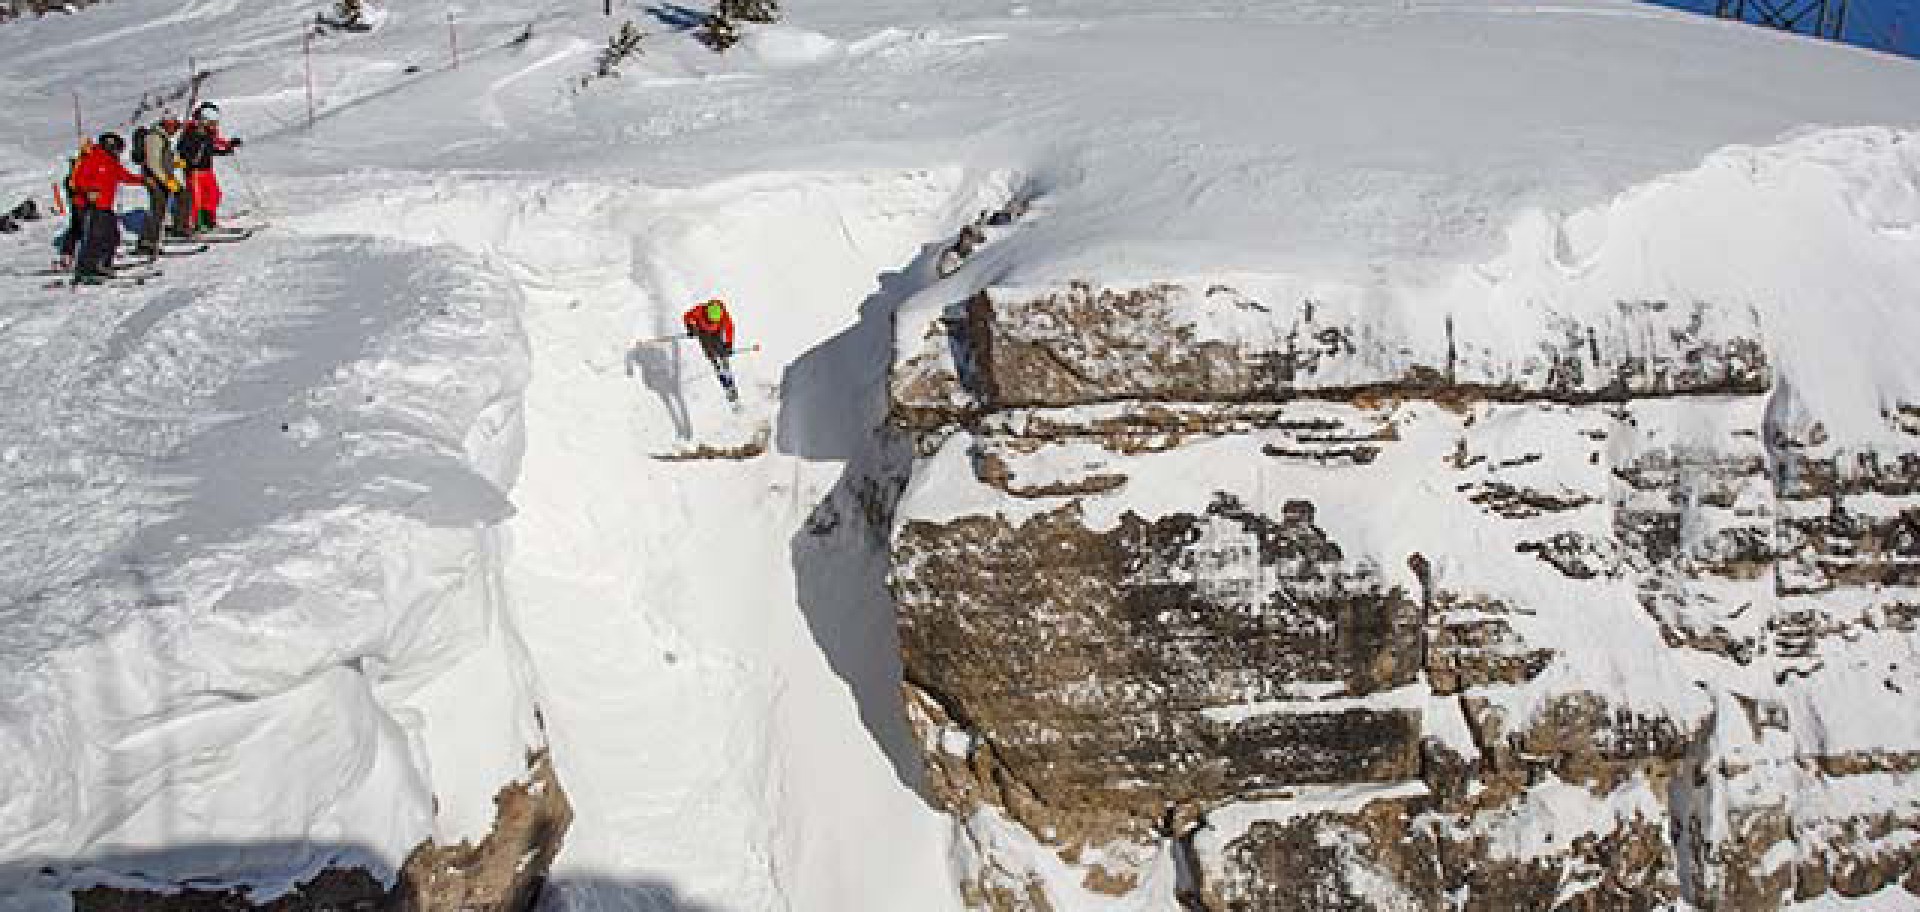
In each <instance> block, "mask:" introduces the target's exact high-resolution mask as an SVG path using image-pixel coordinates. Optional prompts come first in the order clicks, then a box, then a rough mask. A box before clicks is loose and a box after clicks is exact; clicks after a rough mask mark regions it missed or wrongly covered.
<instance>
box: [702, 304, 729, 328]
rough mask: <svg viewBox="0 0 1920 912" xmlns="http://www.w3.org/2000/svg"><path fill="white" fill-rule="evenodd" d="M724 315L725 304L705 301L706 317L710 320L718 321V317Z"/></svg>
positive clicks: (725, 312) (725, 310)
mask: <svg viewBox="0 0 1920 912" xmlns="http://www.w3.org/2000/svg"><path fill="white" fill-rule="evenodd" d="M726 315H727V308H726V305H724V304H721V303H720V302H719V301H708V302H707V319H709V320H712V321H713V322H715V323H718V322H720V318H721V317H724V316H726Z"/></svg>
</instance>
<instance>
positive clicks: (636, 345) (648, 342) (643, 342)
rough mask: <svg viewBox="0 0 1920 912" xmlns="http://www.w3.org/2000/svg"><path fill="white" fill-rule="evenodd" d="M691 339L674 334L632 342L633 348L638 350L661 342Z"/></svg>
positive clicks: (638, 339)
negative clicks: (643, 346)
mask: <svg viewBox="0 0 1920 912" xmlns="http://www.w3.org/2000/svg"><path fill="white" fill-rule="evenodd" d="M691 338H693V337H692V336H688V335H681V334H675V335H671V336H654V337H652V338H637V339H634V340H633V347H634V348H639V347H640V346H642V345H659V344H660V343H662V342H685V341H687V340H688V339H691Z"/></svg>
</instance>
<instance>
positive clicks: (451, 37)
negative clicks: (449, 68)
mask: <svg viewBox="0 0 1920 912" xmlns="http://www.w3.org/2000/svg"><path fill="white" fill-rule="evenodd" d="M447 49H448V50H449V51H451V52H453V68H454V69H456V70H457V69H459V68H460V35H459V34H458V33H457V32H455V31H454V28H453V8H452V7H448V8H447Z"/></svg>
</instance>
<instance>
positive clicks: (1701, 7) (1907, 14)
mask: <svg viewBox="0 0 1920 912" xmlns="http://www.w3.org/2000/svg"><path fill="white" fill-rule="evenodd" d="M1652 2H1655V3H1658V4H1660V5H1661V6H1671V7H1675V8H1677V9H1684V10H1693V11H1696V12H1703V13H1706V14H1707V15H1712V14H1713V10H1714V7H1715V6H1716V5H1717V4H1716V2H1715V0H1652ZM1762 2H1769V3H1771V5H1772V6H1773V7H1775V8H1776V9H1793V10H1798V9H1803V8H1806V7H1807V6H1809V5H1811V4H1812V3H1813V2H1814V0H1762ZM1834 2H1837V0H1834ZM1754 3H1755V0H1748V7H1749V12H1748V19H1753V18H1755V16H1754V14H1753V13H1752V11H1751V10H1752V7H1753V5H1754ZM1801 30H1802V31H1806V30H1807V29H1806V28H1805V27H1804V26H1803V27H1802V29H1801ZM1843 37H1844V38H1845V39H1846V41H1847V43H1849V44H1858V45H1862V46H1864V47H1870V48H1876V49H1878V50H1883V51H1894V52H1896V53H1900V54H1905V55H1907V56H1909V57H1920V0H1849V3H1848V6H1847V23H1846V34H1845V35H1844V36H1843Z"/></svg>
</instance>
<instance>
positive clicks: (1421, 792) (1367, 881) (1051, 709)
mask: <svg viewBox="0 0 1920 912" xmlns="http://www.w3.org/2000/svg"><path fill="white" fill-rule="evenodd" d="M1849 141H1850V140H1849V139H1848V138H1822V139H1808V140H1804V141H1802V142H1801V143H1800V144H1798V145H1797V146H1794V145H1790V146H1788V147H1787V149H1785V150H1783V151H1779V152H1770V153H1768V154H1777V155H1780V156H1782V157H1791V156H1793V155H1795V154H1799V153H1805V152H1808V151H1810V150H1811V149H1814V148H1820V147H1821V146H1822V145H1823V144H1827V143H1840V144H1845V143H1847V142H1849ZM1909 141H1910V138H1903V139H1901V140H1899V141H1898V143H1897V144H1902V145H1903V144H1904V143H1906V142H1909ZM1882 148H1885V147H1882ZM1901 154H1902V155H1904V153H1901ZM1885 161H1886V160H1884V159H1880V160H1875V157H1874V156H1872V155H1868V156H1863V157H1862V158H1860V159H1856V160H1853V161H1848V162H1844V163H1840V164H1832V163H1831V160H1829V166H1831V167H1835V168H1837V169H1841V170H1843V171H1845V170H1846V169H1850V168H1851V169H1859V170H1861V171H1868V172H1871V171H1872V170H1873V169H1874V168H1876V167H1878V166H1880V165H1882V164H1883V163H1885ZM1899 167H1905V166H1904V165H1901V166H1899ZM1716 171H1717V168H1716V167H1715V166H1713V165H1709V166H1708V167H1707V168H1705V169H1703V172H1701V173H1696V174H1692V175H1685V176H1681V177H1679V178H1673V179H1670V180H1669V181H1668V182H1667V186H1666V187H1665V188H1663V191H1642V192H1639V193H1637V194H1636V195H1633V196H1632V198H1633V199H1634V200H1635V202H1636V203H1638V204H1639V205H1641V206H1647V207H1650V208H1657V207H1658V206H1659V204H1660V202H1661V201H1660V200H1659V197H1660V196H1661V195H1662V193H1663V192H1664V193H1672V194H1684V193H1685V192H1687V191H1688V190H1691V189H1694V188H1696V187H1697V186H1698V185H1700V184H1702V183H1706V182H1709V181H1711V180H1713V177H1712V175H1714V174H1715V173H1716ZM1772 192H1773V191H1772V189H1771V188H1770V187H1768V186H1765V185H1764V184H1763V185H1759V186H1754V187H1751V188H1750V189H1749V190H1748V191H1747V193H1748V194H1749V195H1746V196H1735V197H1734V198H1733V199H1732V200H1730V201H1729V205H1728V207H1727V208H1728V210H1730V212H1729V213H1718V214H1716V215H1714V216H1711V217H1710V218H1721V217H1728V218H1731V217H1738V213H1739V212H1740V211H1741V210H1743V209H1744V207H1746V206H1748V205H1758V204H1760V201H1762V200H1766V199H1768V198H1769V195H1770V194H1771V193H1772ZM1616 205H1618V206H1622V208H1629V207H1626V206H1625V204H1616ZM1634 215H1635V214H1634V213H1631V212H1627V213H1622V212H1620V211H1616V212H1615V213H1614V215H1613V218H1614V224H1613V225H1612V227H1611V230H1612V231H1613V232H1615V235H1616V236H1618V235H1619V234H1621V233H1623V232H1633V231H1638V230H1643V229H1644V230H1647V231H1649V232H1651V233H1658V232H1659V231H1660V230H1662V229H1661V228H1659V227H1658V226H1655V225H1653V224H1651V223H1642V222H1637V221H1635V218H1634ZM1520 259H1524V255H1509V257H1508V258H1507V259H1506V260H1504V262H1513V261H1515V260H1520ZM1650 259H1651V262H1647V261H1634V262H1630V263H1627V264H1613V263H1605V262H1602V263H1599V264H1592V265H1590V268H1589V269H1586V270H1583V271H1582V272H1581V273H1580V274H1579V275H1577V276H1575V277H1573V278H1571V279H1568V277H1567V275H1566V274H1564V273H1560V274H1558V275H1555V274H1554V273H1553V271H1552V270H1548V271H1545V272H1543V273H1541V274H1539V275H1538V276H1536V277H1533V278H1529V279H1522V280H1519V281H1508V282H1505V283H1503V284H1502V285H1501V286H1496V287H1494V288H1492V289H1489V290H1487V291H1488V293H1489V294H1491V295H1492V297H1493V298H1494V300H1493V301H1492V302H1486V301H1473V300H1470V299H1469V298H1468V297H1466V296H1462V295H1457V294H1454V293H1452V292H1449V291H1445V290H1439V291H1427V292H1424V293H1421V292H1408V293H1406V294H1405V295H1403V296H1399V297H1383V296H1380V295H1378V294H1375V295H1371V296H1369V295H1363V294H1353V295H1347V296H1343V295H1342V294H1341V293H1340V292H1339V291H1338V290H1334V291H1332V292H1331V293H1323V294H1319V295H1316V296H1314V297H1294V298H1291V299H1290V298H1287V297H1282V296H1281V295H1283V294H1285V292H1284V291H1279V290H1280V289H1285V288H1289V287H1297V286H1298V285H1301V284H1304V283H1301V282H1298V281H1290V280H1289V278H1288V277H1281V276H1275V277H1267V278H1263V277H1258V276H1251V277H1250V276H1244V275H1242V276H1235V277H1231V280H1229V277H1221V278H1220V279H1218V280H1205V279H1201V280H1179V281H1167V282H1160V283H1151V284H1145V285H1134V286H1127V287H1102V286H1100V285H1098V284H1096V283H1093V282H1073V283H1067V284H1063V285H1060V286H1056V287H1039V288H1035V287H987V288H984V289H982V290H981V291H979V292H977V293H974V294H972V295H970V296H968V297H966V298H965V299H964V300H962V301H961V302H959V303H956V304H954V305H953V306H951V307H949V308H946V309H944V310H940V309H937V308H936V309H933V310H922V311H920V313H921V314H922V315H923V319H925V320H926V322H925V323H923V324H920V325H910V324H903V325H902V326H901V327H900V330H899V339H900V350H899V353H898V356H897V360H896V365H895V370H894V374H893V379H892V396H893V414H894V417H895V420H896V421H897V422H898V423H900V424H901V425H903V426H905V427H907V428H910V429H911V430H912V431H913V432H914V433H915V435H916V438H917V440H918V450H919V453H920V454H921V456H920V459H919V461H918V464H917V465H916V467H915V472H914V478H913V481H912V483H911V485H910V487H909V489H908V491H907V493H906V495H905V497H904V499H903V502H902V504H901V506H900V510H899V515H898V519H897V524H896V527H895V528H896V531H895V534H894V538H893V557H894V573H893V582H892V587H893V592H894V595H895V599H896V603H897V605H898V609H899V612H900V624H901V647H902V654H903V662H904V667H905V677H906V680H907V690H908V695H909V713H910V715H911V717H912V719H913V721H914V723H915V725H916V727H917V729H918V731H919V734H920V739H921V742H922V744H923V748H924V756H925V758H926V761H927V763H928V766H929V769H930V778H931V782H932V788H933V791H934V793H935V794H936V795H937V796H938V798H939V800H940V801H941V802H942V803H943V804H944V805H945V806H946V807H948V808H949V809H950V810H951V811H952V812H953V813H955V814H956V815H958V816H959V817H961V819H963V820H964V821H966V824H967V833H968V835H969V837H970V839H971V843H972V849H973V864H972V866H971V867H970V868H969V871H970V873H969V878H970V879H969V884H968V888H969V893H968V895H969V897H970V899H971V901H972V902H973V903H974V904H975V905H976V906H979V907H981V908H992V909H1004V910H1015V909H1018V910H1028V909H1060V908H1079V907H1082V906H1099V905H1100V903H1101V902H1103V901H1112V900H1102V899H1101V897H1103V896H1104V897H1116V896H1128V897H1133V898H1132V899H1130V900H1129V901H1142V900H1141V899H1140V898H1141V897H1144V896H1146V895H1147V893H1146V892H1143V891H1147V890H1148V889H1149V885H1150V884H1153V883H1156V882H1160V883H1164V882H1165V881H1166V880H1167V879H1168V878H1169V877H1171V878H1172V879H1173V880H1174V881H1175V882H1177V883H1178V884H1179V887H1178V888H1177V890H1176V892H1177V893H1178V894H1179V895H1180V896H1181V897H1182V899H1181V901H1182V902H1184V903H1185V904H1186V905H1187V907H1189V908H1196V909H1200V908H1204V909H1213V910H1227V909H1235V910H1238V909H1249V910H1250V909H1262V910H1266V909H1296V908H1297V909H1323V908H1355V909H1387V908H1438V907H1444V906H1447V905H1449V904H1454V905H1456V906H1457V907H1461V908H1468V909H1488V910H1492V909H1511V908H1550V907H1551V908H1581V909H1619V908H1656V907H1662V906H1666V905H1671V904H1674V903H1678V902H1687V903H1691V904H1693V905H1694V906H1697V907H1702V908H1728V909H1733V908H1739V909H1753V908H1779V907H1781V906H1783V905H1785V904H1787V903H1790V902H1793V901H1795V900H1807V899H1813V898H1817V897H1820V896H1823V895H1825V894H1827V893H1828V892H1829V891H1832V892H1836V893H1839V894H1841V895H1844V896H1850V897H1859V896H1871V895H1878V894H1880V893H1881V891H1883V890H1894V891H1896V892H1897V891H1899V890H1901V889H1903V888H1904V889H1906V890H1909V891H1911V890H1912V889H1913V888H1914V887H1916V886H1920V884H1916V883H1915V874H1914V871H1915V869H1916V863H1920V843H1916V842H1915V841H1914V840H1913V839H1912V834H1913V832H1914V831H1915V828H1916V827H1920V800H1916V799H1915V798H1914V797H1913V796H1914V795H1915V794H1916V791H1915V789H1916V788H1917V787H1920V725H1916V720H1915V719H1914V717H1913V713H1912V712H1911V709H1910V707H1909V706H1908V700H1909V699H1910V696H1909V694H1910V692H1911V691H1912V690H1913V689H1914V688H1916V687H1920V670H1917V669H1916V667H1915V665H1914V662H1913V657H1914V652H1915V647H1916V639H1915V637H1916V633H1917V632H1920V629H1917V628H1916V625H1915V612H1914V610H1913V608H1912V607H1911V606H1912V605H1913V604H1914V602H1915V595H1914V593H1915V592H1916V589H1915V584H1916V581H1917V578H1916V575H1915V569H1914V568H1915V567H1916V566H1920V527H1916V525H1915V522H1916V520H1915V518H1914V515H1912V514H1914V512H1915V510H1916V506H1915V503H1914V498H1915V497H1916V494H1917V493H1920V487H1917V486H1916V481H1917V480H1920V478H1916V474H1915V469H1916V466H1920V436H1917V435H1916V433H1915V431H1916V429H1920V428H1916V425H1920V421H1916V418H1915V415H1916V414H1920V413H1916V412H1915V411H1914V410H1913V408H1912V406H1911V405H1910V403H1911V402H1912V401H1914V399H1915V398H1916V392H1920V389H1916V387H1914V386H1913V385H1911V384H1910V381H1907V380H1906V379H1905V378H1902V379H1900V380H1897V381H1893V382H1891V383H1886V384H1882V385H1879V386H1874V385H1870V384H1864V383H1862V384H1856V385H1853V386H1847V387H1844V388H1841V387H1836V385H1835V382H1834V380H1833V378H1832V377H1830V376H1827V375H1826V373H1827V370H1828V369H1827V368H1826V367H1825V365H1826V364H1828V363H1830V359H1832V358H1834V357H1835V356H1836V355H1837V353H1836V352H1834V351H1821V350H1818V348H1817V347H1818V346H1819V345H1822V344H1825V342H1826V340H1825V339H1813V338H1809V337H1808V336H1806V335H1804V334H1802V333H1801V331H1800V330H1799V329H1798V327H1799V326H1800V325H1801V323H1802V322H1804V321H1805V320H1806V319H1807V318H1808V317H1807V314H1806V313H1805V309H1806V308H1820V307H1823V306H1824V305H1825V300H1824V297H1816V298H1813V299H1811V300H1791V299H1784V298H1782V297H1779V296H1777V295H1776V296H1772V297H1769V298H1765V299H1761V298H1758V297H1756V296H1753V295H1750V294H1749V295H1740V296H1736V297H1728V296H1725V295H1722V294H1720V293H1717V292H1718V289H1719V288H1720V287H1722V286H1721V283H1719V282H1716V281H1711V280H1704V279H1703V280H1701V281H1700V282H1699V283H1698V284H1697V285H1690V284H1686V283H1682V284H1678V285H1675V284H1674V283H1673V282H1671V281H1670V277H1669V276H1668V275H1666V274H1665V273H1664V272H1663V270H1665V269H1667V268H1668V266H1667V265H1666V260H1665V259H1664V258H1663V257H1661V256H1660V255H1658V254H1655V255H1653V256H1651V258H1650ZM1693 268H1695V269H1697V268H1698V264H1694V266H1693ZM1728 268H1733V269H1740V268H1752V269H1757V270H1759V271H1761V272H1762V273H1764V274H1763V275H1761V276H1758V277H1757V281H1758V282H1761V283H1765V282H1767V281H1769V279H1771V278H1772V277H1773V276H1774V275H1781V274H1792V275H1794V276H1795V277H1797V278H1798V279H1799V280H1800V281H1802V282H1806V278H1805V277H1806V276H1807V275H1808V274H1809V273H1810V272H1811V273H1813V274H1818V273H1819V271H1820V270H1821V269H1823V268H1826V267H1824V266H1823V265H1822V263H1821V261H1820V260H1819V258H1818V252H1815V253H1813V254H1810V255H1808V256H1805V257H1800V258H1795V259H1793V260H1792V261H1790V262H1777V261H1776V262H1772V263H1768V264H1760V265H1755V264H1753V263H1751V262H1750V261H1742V262H1740V263H1739V265H1737V266H1730V267H1728ZM1858 278H1859V277H1857V276H1851V275H1845V274H1841V273H1830V274H1829V275H1828V276H1827V277H1826V278H1825V279H1824V280H1823V282H1814V283H1809V284H1806V285H1802V286H1800V287H1816V288H1817V287H1827V288H1830V289H1831V294H1833V295H1847V294H1850V293H1854V292H1853V289H1855V288H1857V287H1858V286H1856V285H1855V282H1856V280H1857V279H1858ZM1882 280H1884V281H1887V282H1890V283H1893V284H1894V285H1895V286H1897V287H1903V288H1906V289H1908V291H1909V293H1911V291H1912V290H1915V289H1920V284H1914V283H1915V282H1916V280H1920V275H1916V274H1915V273H1914V271H1913V270H1912V269H1910V268H1908V267H1906V266H1896V267H1893V268H1892V271H1890V272H1888V273H1876V274H1875V277H1874V278H1873V279H1872V280H1870V281H1882ZM1515 286H1519V287H1515ZM1663 287H1664V288H1666V289H1668V292H1667V293H1666V294H1664V295H1654V294H1651V293H1650V291H1651V290H1653V289H1656V288H1663ZM1776 287H1790V283H1789V282H1788V281H1787V280H1786V279H1785V278H1784V275H1782V278H1781V279H1780V280H1779V286H1776ZM1829 319H1839V318H1834V317H1829ZM1913 320H1914V318H1913V317H1912V316H1909V315H1907V314H1905V313H1902V314H1899V315H1898V316H1894V317H1888V318H1884V319H1882V318H1878V317H1876V318H1874V319H1862V320H1859V321H1857V322H1853V323H1850V324H1845V325H1843V326H1841V327H1838V328H1835V327H1832V326H1831V324H1830V323H1829V324H1827V331H1828V332H1830V333H1833V334H1834V335H1844V334H1845V333H1848V332H1852V333H1860V334H1869V335H1870V334H1876V333H1884V332H1887V331H1889V326H1890V325H1893V326H1901V327H1911V324H1912V321H1913ZM1915 328H1920V327H1915ZM1900 331H1903V332H1904V331H1908V330H1907V329H1902V330H1900ZM1860 344H1863V345H1864V344H1867V343H1865V342H1862V343H1860ZM1849 397H1855V398H1856V401H1857V400H1858V399H1864V400H1866V401H1869V402H1881V403H1885V404H1884V405H1881V406H1879V407H1878V409H1879V411H1878V416H1879V417H1878V418H1877V419H1871V418H1869V419H1868V420H1866V421H1865V422H1853V423H1850V424H1849V427H1848V430H1847V431H1846V432H1845V433H1844V434H1837V433H1835V432H1834V431H1833V430H1832V427H1833V425H1835V424H1837V423H1839V422H1840V421H1842V420H1844V419H1842V418H1841V417H1840V415H1841V414H1848V415H1851V414H1853V413H1855V412H1856V411H1857V409H1855V408H1853V407H1851V404H1850V403H1849V402H1848V399H1849ZM1815 400H1818V404H1815ZM1870 720H1879V722H1878V723H1877V722H1875V721H1870ZM1879 723H1884V724H1879Z"/></svg>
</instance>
